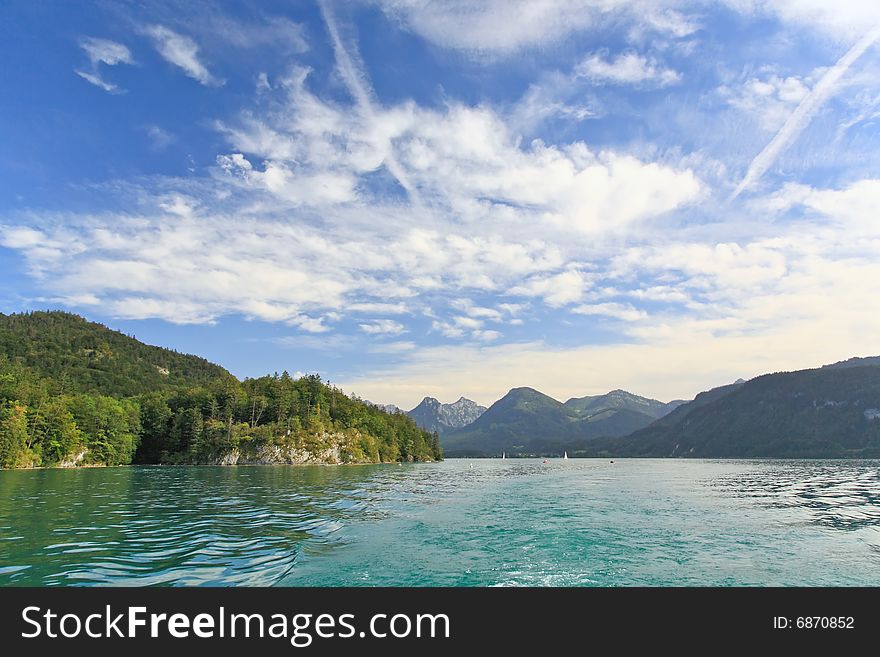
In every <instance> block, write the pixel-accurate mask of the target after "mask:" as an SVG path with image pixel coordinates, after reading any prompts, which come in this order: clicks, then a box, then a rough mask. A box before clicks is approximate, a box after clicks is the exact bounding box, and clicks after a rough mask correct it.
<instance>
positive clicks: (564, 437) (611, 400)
mask: <svg viewBox="0 0 880 657" xmlns="http://www.w3.org/2000/svg"><path fill="white" fill-rule="evenodd" d="M660 406H664V405H663V404H662V402H657V401H655V400H648V399H645V398H643V397H638V396H636V395H632V394H630V393H627V392H624V391H619V390H615V391H613V392H610V393H608V394H607V395H598V396H596V397H583V398H579V399H570V400H568V401H567V402H566V403H565V404H563V403H562V402H559V401H557V400H555V399H553V398H552V397H548V396H547V395H545V394H543V393H541V392H538V391H537V390H534V389H532V388H514V389H512V390H511V391H510V392H508V393H507V394H506V395H505V396H504V397H502V398H501V399H499V400H498V401H497V402H495V403H494V404H492V406H490V407H489V409H488V410H486V411H485V412H484V413H483V414H482V415H480V417H479V418H477V419H476V420H474V422H472V423H471V424H469V425H467V426H465V427H463V428H461V429H455V430H451V431H448V432H447V433H445V434H444V435H443V436H442V444H443V450H444V453H445V454H447V455H448V456H492V455H500V454H501V453H502V452H506V453H508V454H511V455H525V454H539V455H540V454H561V453H562V452H563V451H568V450H575V449H582V448H584V447H585V446H586V445H587V443H589V442H590V441H591V440H593V439H595V438H597V437H599V436H622V435H625V434H628V433H630V432H632V431H635V430H636V429H640V428H642V427H645V426H647V425H649V424H650V423H651V422H652V421H654V419H655V418H656V417H657V416H659V414H661V413H662V410H661V409H660ZM634 409H640V410H634ZM645 410H649V411H650V413H648V412H644V411H645Z"/></svg>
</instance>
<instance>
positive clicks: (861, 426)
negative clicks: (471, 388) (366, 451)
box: [409, 356, 880, 458]
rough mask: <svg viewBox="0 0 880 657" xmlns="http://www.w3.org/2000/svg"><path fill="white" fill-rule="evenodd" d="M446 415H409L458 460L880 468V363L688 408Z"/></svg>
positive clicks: (519, 395) (527, 399)
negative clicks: (632, 459)
mask: <svg viewBox="0 0 880 657" xmlns="http://www.w3.org/2000/svg"><path fill="white" fill-rule="evenodd" d="M461 401H462V400H459V402H456V403H457V404H458V403H460V402H461ZM463 401H467V400H463ZM469 403H470V404H473V402H469ZM443 406H444V405H442V404H440V403H439V402H437V400H435V399H432V398H426V399H425V400H424V401H423V402H422V403H421V404H419V406H417V407H416V408H415V409H413V411H410V413H409V414H410V415H411V417H413V419H414V420H415V421H416V423H417V424H419V425H420V426H422V427H423V428H425V429H428V430H429V431H437V432H438V433H440V435H441V437H442V445H443V450H444V453H445V454H446V455H447V456H450V457H456V456H458V457H479V456H500V455H501V454H502V453H506V454H508V455H510V456H525V455H535V456H548V455H561V454H562V453H563V452H568V454H569V456H621V457H623V456H642V457H670V456H671V457H704V458H728V457H733V458H750V457H778V458H820V457H821V458H847V457H854V458H880V356H874V357H868V358H851V359H849V360H845V361H841V362H839V363H833V364H830V365H826V366H824V367H821V368H817V369H811V370H800V371H794V372H782V373H775V374H768V375H765V376H759V377H757V378H755V379H752V380H750V381H744V380H743V379H738V380H737V381H736V382H734V383H732V384H729V385H725V386H721V387H718V388H713V389H712V390H707V391H706V392H702V393H700V394H699V395H697V396H696V398H694V399H693V400H692V401H689V402H686V401H683V400H676V401H672V402H669V403H664V402H661V401H657V400H655V399H648V398H645V397H639V396H638V395H634V394H632V393H629V392H626V391H624V390H613V391H611V392H609V393H607V394H604V395H593V396H587V397H576V398H572V399H569V400H568V401H566V402H565V403H562V402H560V401H557V400H556V399H553V398H552V397H549V396H547V395H545V394H543V393H541V392H539V391H537V390H534V389H532V388H514V389H512V390H511V391H510V392H508V393H507V394H506V395H505V396H504V397H503V398H501V399H499V400H498V401H497V402H495V403H494V404H492V406H490V407H489V408H488V409H486V410H485V411H483V412H480V413H479V414H478V415H477V414H476V413H475V415H476V417H475V419H473V421H470V422H465V420H466V419H467V418H466V417H464V416H461V417H459V418H458V421H459V424H458V426H456V424H455V423H454V422H449V421H446V422H445V423H444V424H443V425H442V426H440V424H439V421H438V420H437V417H438V414H439V412H440V411H439V409H440V408H441V407H443ZM448 406H453V405H448ZM474 406H476V405H474ZM477 408H480V409H481V408H482V407H477Z"/></svg>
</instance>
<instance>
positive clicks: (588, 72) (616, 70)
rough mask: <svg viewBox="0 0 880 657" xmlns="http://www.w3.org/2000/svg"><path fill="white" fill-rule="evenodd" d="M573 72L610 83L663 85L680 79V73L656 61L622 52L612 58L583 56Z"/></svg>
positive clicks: (595, 55)
mask: <svg viewBox="0 0 880 657" xmlns="http://www.w3.org/2000/svg"><path fill="white" fill-rule="evenodd" d="M575 73H576V74H577V75H579V76H583V77H586V78H589V79H591V80H593V81H596V82H608V83H611V84H633V85H639V84H651V85H654V86H658V87H665V86H668V85H670V84H675V83H676V82H679V81H680V80H681V73H679V72H678V71H674V70H672V69H670V68H664V67H663V66H661V65H660V64H658V63H657V62H656V61H654V60H651V59H648V58H646V57H644V56H643V55H639V54H637V53H632V52H628V53H623V54H620V55H618V56H617V57H615V58H614V59H606V58H605V57H603V56H602V55H599V54H594V55H590V56H589V57H587V58H585V59H584V60H583V61H582V62H581V63H580V64H579V65H578V66H577V67H576V68H575Z"/></svg>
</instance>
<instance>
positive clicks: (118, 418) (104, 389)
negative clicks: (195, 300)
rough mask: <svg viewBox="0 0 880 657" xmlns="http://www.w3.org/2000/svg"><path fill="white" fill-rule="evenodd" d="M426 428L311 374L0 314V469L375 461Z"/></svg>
mask: <svg viewBox="0 0 880 657" xmlns="http://www.w3.org/2000/svg"><path fill="white" fill-rule="evenodd" d="M441 458H442V453H441V449H440V442H439V439H438V437H437V435H436V434H433V433H429V432H427V431H424V430H422V429H420V428H419V427H418V426H416V424H415V422H413V420H412V419H410V418H409V417H408V416H407V415H405V414H403V413H387V412H385V411H384V410H382V409H380V408H378V407H376V406H374V405H372V404H369V403H366V402H364V401H363V400H361V399H359V398H357V397H355V396H348V395H346V394H345V393H343V392H342V391H341V390H339V389H338V388H336V387H334V386H331V385H328V384H327V383H325V382H323V381H322V380H321V378H320V377H319V376H317V375H311V376H305V377H302V378H298V379H294V378H293V377H291V376H290V375H289V374H288V373H287V372H284V373H282V374H277V373H276V374H273V375H270V376H264V377H261V378H256V379H245V380H244V381H239V380H238V379H237V378H236V377H235V376H233V375H232V374H231V373H229V372H228V371H226V370H225V369H223V368H222V367H220V366H219V365H215V364H213V363H210V362H208V361H207V360H205V359H203V358H199V357H196V356H190V355H186V354H181V353H177V352H175V351H172V350H169V349H163V348H160V347H154V346H150V345H146V344H144V343H142V342H139V341H138V340H136V339H135V338H134V337H132V336H126V335H124V334H122V333H120V332H118V331H113V330H111V329H109V328H107V327H106V326H103V325H101V324H96V323H93V322H89V321H87V320H85V319H84V318H82V317H79V316H77V315H74V314H70V313H66V312H59V311H48V312H30V313H20V314H12V315H4V314H2V313H0V467H2V468H33V467H53V466H66V467H71V466H88V465H125V464H130V463H143V464H150V463H153V464H155V463H162V464H248V463H254V464H256V463H259V464H269V463H291V464H293V463H297V464H298V463H380V462H394V461H434V460H439V459H441Z"/></svg>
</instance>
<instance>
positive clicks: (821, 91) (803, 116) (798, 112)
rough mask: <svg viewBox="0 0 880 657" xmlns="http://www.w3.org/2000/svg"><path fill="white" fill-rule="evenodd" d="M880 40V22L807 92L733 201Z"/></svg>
mask: <svg viewBox="0 0 880 657" xmlns="http://www.w3.org/2000/svg"><path fill="white" fill-rule="evenodd" d="M878 39H880V25H877V26H876V27H874V29H872V30H871V31H870V32H868V33H867V34H866V35H865V36H863V37H862V38H861V39H859V40H858V41H857V42H856V44H855V45H854V46H853V47H852V48H850V49H849V51H848V52H847V53H846V54H845V55H844V56H843V57H841V58H840V59H838V60H837V63H836V64H835V65H834V66H832V67H831V68H830V69H829V70H828V72H827V73H825V75H823V76H822V78H821V79H820V80H819V82H817V83H816V86H815V87H813V90H812V91H811V92H810V93H809V94H807V95H806V97H805V98H804V99H803V100H802V101H801V102H800V104H799V105H798V106H797V108H796V109H795V110H794V112H793V113H792V115H791V116H790V117H788V120H787V121H786V122H785V124H784V125H783V126H782V128H780V129H779V132H777V133H776V136H775V137H773V139H772V140H771V141H770V143H769V144H767V145H766V146H765V147H764V150H762V151H761V152H760V153H758V155H757V156H756V157H755V159H754V160H752V163H751V164H750V165H749V170H748V171H747V172H746V175H745V177H744V178H743V179H742V182H740V184H739V185H738V186H737V188H736V189H735V190H734V192H733V194H731V195H730V198H729V199H728V200H729V201H732V200H733V199H735V198H736V197H737V196H739V195H740V194H741V193H742V192H743V190H745V189H746V188H748V187H749V186H750V185H752V183H754V182H756V181H757V180H758V179H759V178H760V177H761V176H763V175H764V174H765V173H766V172H767V169H769V168H770V166H771V165H772V164H773V162H774V161H775V160H776V158H777V157H779V154H780V153H782V151H784V150H785V149H786V148H788V147H789V146H790V145H791V143H792V142H793V141H794V140H795V139H797V137H798V135H800V133H801V132H802V131H803V130H804V128H806V127H807V125H808V124H809V123H810V121H811V120H812V119H813V116H814V115H815V113H816V112H817V111H818V110H819V108H821V107H822V105H824V104H825V101H827V100H828V99H829V98H830V97H831V96H832V94H833V93H834V90H835V87H836V86H837V83H838V81H839V80H840V78H841V77H842V76H843V74H844V73H846V71H847V69H848V68H849V67H850V66H852V64H853V62H855V61H856V60H857V59H858V58H859V57H861V56H862V55H863V54H864V52H865V51H866V50H867V49H868V48H870V47H871V46H872V45H874V43H875V42H876V41H877V40H878Z"/></svg>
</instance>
